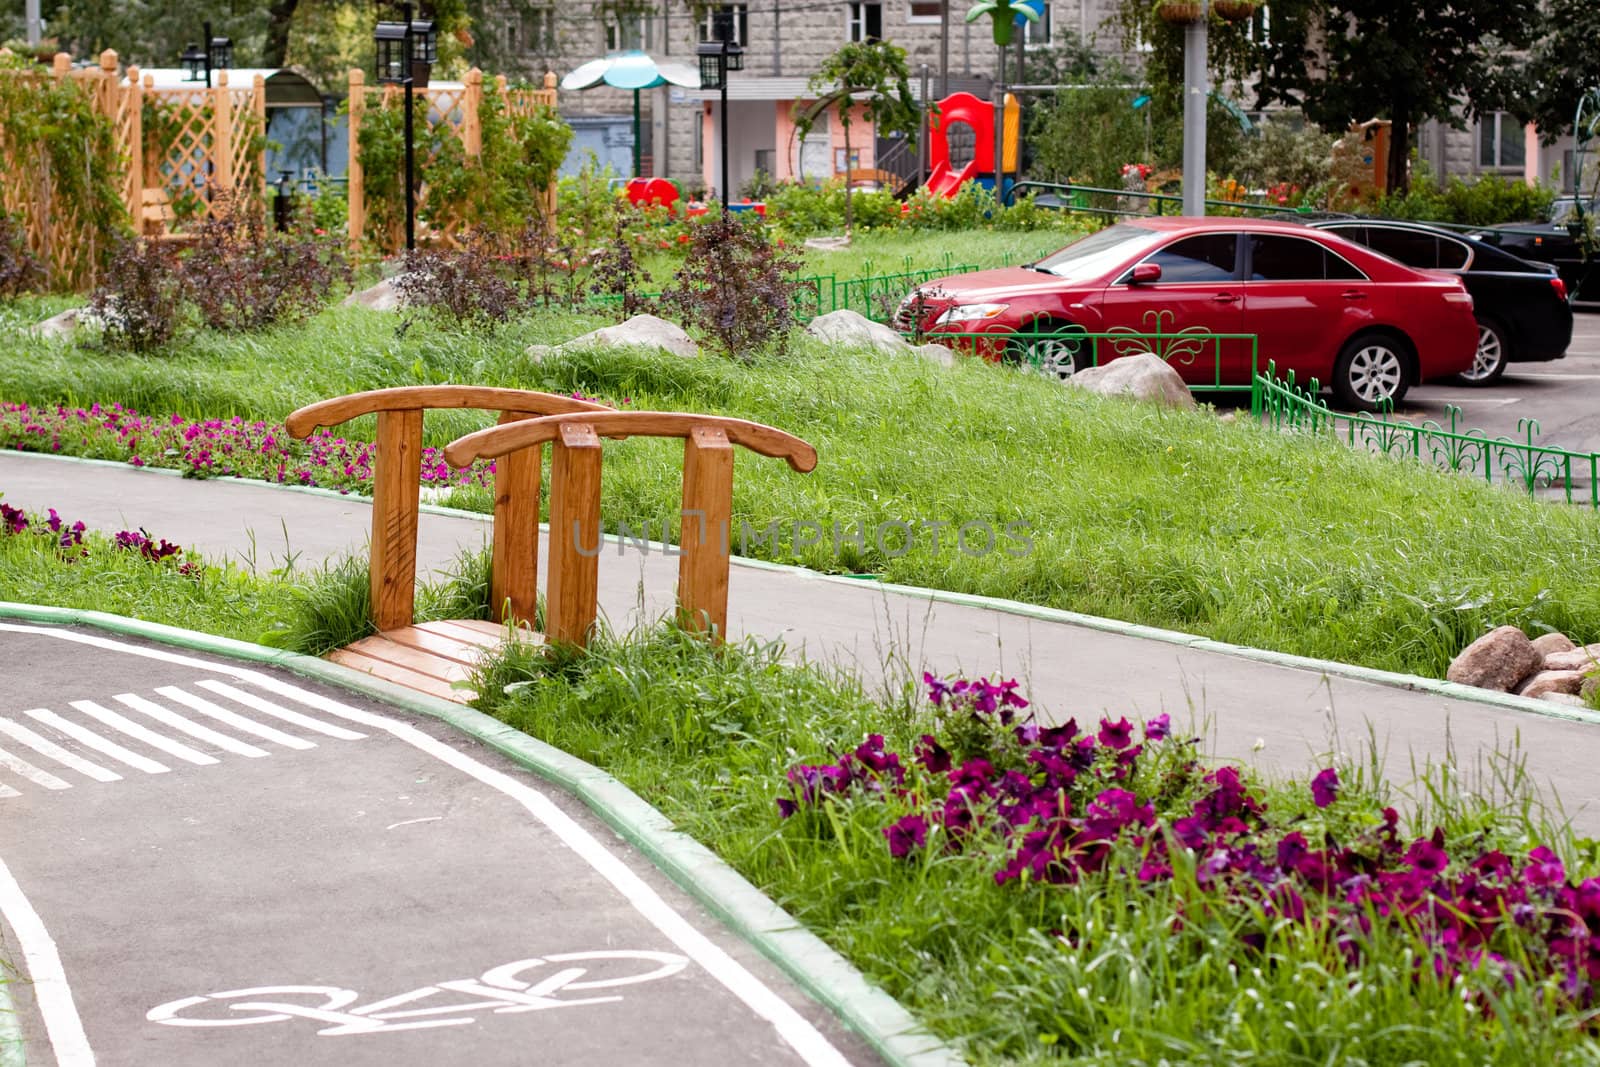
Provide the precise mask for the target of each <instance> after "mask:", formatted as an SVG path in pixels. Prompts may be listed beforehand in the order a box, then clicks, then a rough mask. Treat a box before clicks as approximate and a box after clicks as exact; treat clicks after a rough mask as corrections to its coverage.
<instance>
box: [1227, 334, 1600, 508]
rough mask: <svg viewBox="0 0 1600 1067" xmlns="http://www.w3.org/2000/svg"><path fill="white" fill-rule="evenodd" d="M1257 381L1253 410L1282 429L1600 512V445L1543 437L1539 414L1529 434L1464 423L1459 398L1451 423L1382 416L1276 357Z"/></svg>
mask: <svg viewBox="0 0 1600 1067" xmlns="http://www.w3.org/2000/svg"><path fill="white" fill-rule="evenodd" d="M1253 382H1254V384H1253V386H1252V388H1251V390H1250V411H1251V414H1253V415H1254V416H1256V417H1257V418H1258V419H1262V420H1264V421H1265V422H1266V423H1267V424H1268V425H1270V426H1272V427H1273V428H1274V429H1280V430H1291V431H1300V432H1305V433H1312V434H1326V435H1328V436H1332V437H1336V438H1343V439H1344V440H1345V441H1346V442H1347V443H1348V444H1350V445H1351V446H1352V447H1354V448H1363V449H1366V450H1368V451H1370V452H1374V453H1377V454H1379V455H1384V456H1392V457H1395V458H1398V459H1409V460H1413V461H1416V462H1421V463H1427V464H1430V465H1432V466H1435V467H1439V468H1441V469H1444V470H1451V471H1457V472H1459V473H1462V474H1467V475H1472V476H1475V477H1481V478H1482V479H1483V480H1484V481H1485V482H1488V483H1490V484H1504V485H1517V486H1521V487H1522V489H1523V491H1525V492H1526V493H1528V495H1530V496H1537V495H1539V494H1540V492H1541V491H1546V492H1547V493H1548V494H1550V495H1557V496H1559V497H1561V498H1564V499H1565V500H1566V501H1567V502H1568V503H1585V502H1586V503H1588V505H1589V506H1590V507H1591V508H1594V509H1595V510H1597V511H1600V452H1569V451H1568V450H1566V449H1564V448H1555V447H1552V446H1550V445H1541V444H1538V443H1536V442H1535V440H1534V439H1535V438H1537V437H1538V436H1539V433H1540V428H1539V420H1537V419H1518V420H1517V433H1519V434H1521V435H1522V438H1521V440H1517V439H1515V438H1510V437H1493V438H1491V437H1490V436H1489V435H1488V434H1486V433H1484V432H1483V431H1482V430H1465V429H1462V428H1461V409H1460V408H1458V407H1456V406H1455V405H1453V404H1447V405H1445V412H1446V421H1447V422H1448V426H1446V425H1442V424H1440V423H1438V422H1435V421H1433V420H1432V419H1428V420H1425V421H1423V422H1421V423H1411V422H1405V421H1403V420H1399V419H1395V418H1394V417H1393V414H1392V413H1391V412H1389V411H1385V412H1382V413H1381V414H1379V415H1377V416H1371V415H1350V414H1344V413H1342V412H1336V411H1334V410H1332V409H1331V408H1329V407H1327V406H1326V405H1325V404H1323V403H1322V402H1321V401H1320V400H1318V399H1317V395H1318V393H1319V392H1320V391H1321V390H1320V386H1319V385H1318V382H1317V380H1316V379H1315V378H1313V379H1311V382H1310V384H1309V388H1302V387H1300V386H1298V385H1296V384H1295V381H1294V373H1293V372H1292V371H1291V372H1290V373H1289V374H1288V376H1287V377H1286V378H1279V377H1278V376H1277V373H1276V369H1275V368H1274V366H1273V365H1272V363H1271V362H1269V363H1268V364H1267V370H1266V373H1265V374H1257V375H1255V377H1254V379H1253ZM1586 482H1587V485H1586V484H1585V483H1586Z"/></svg>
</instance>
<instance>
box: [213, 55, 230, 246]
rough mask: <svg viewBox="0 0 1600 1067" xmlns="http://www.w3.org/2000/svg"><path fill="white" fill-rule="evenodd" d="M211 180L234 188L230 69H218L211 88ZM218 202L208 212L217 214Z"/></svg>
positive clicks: (222, 186)
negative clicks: (215, 81) (229, 88)
mask: <svg viewBox="0 0 1600 1067" xmlns="http://www.w3.org/2000/svg"><path fill="white" fill-rule="evenodd" d="M211 182H212V184H213V185H215V186H216V188H218V189H223V190H227V189H232V188H233V94H231V93H230V92H228V71H227V69H226V68H224V69H223V70H219V71H217V84H216V86H215V87H213V88H212V90H211ZM216 207H217V202H216V201H215V200H212V201H211V206H210V209H209V210H208V211H207V214H210V215H212V216H215V214H216Z"/></svg>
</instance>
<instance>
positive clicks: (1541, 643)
mask: <svg viewBox="0 0 1600 1067" xmlns="http://www.w3.org/2000/svg"><path fill="white" fill-rule="evenodd" d="M1577 647H1578V646H1577V645H1575V644H1573V643H1572V638H1570V637H1568V636H1567V635H1566V634H1540V635H1539V636H1538V637H1535V638H1534V639H1533V650H1534V651H1535V652H1537V653H1539V655H1541V656H1551V655H1554V654H1555V653H1557V652H1571V651H1572V650H1573V649H1575V648H1577Z"/></svg>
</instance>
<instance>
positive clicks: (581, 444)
mask: <svg viewBox="0 0 1600 1067" xmlns="http://www.w3.org/2000/svg"><path fill="white" fill-rule="evenodd" d="M552 444H553V448H552V450H551V456H550V578H549V580H548V582H547V583H546V588H545V633H546V634H547V635H549V637H550V640H551V641H556V642H565V643H568V644H575V645H582V644H586V643H587V642H588V640H589V630H590V628H591V627H593V626H594V618H595V611H596V608H597V603H596V586H597V583H598V581H599V578H600V570H599V562H600V548H601V542H600V437H599V435H597V434H596V433H595V430H594V427H593V426H590V425H588V424H587V423H577V422H568V423H563V424H562V426H561V436H560V437H558V438H556V439H555V441H554V442H552Z"/></svg>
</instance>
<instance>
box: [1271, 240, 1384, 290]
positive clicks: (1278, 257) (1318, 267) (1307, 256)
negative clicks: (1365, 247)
mask: <svg viewBox="0 0 1600 1067" xmlns="http://www.w3.org/2000/svg"><path fill="white" fill-rule="evenodd" d="M1365 277H1366V275H1364V274H1362V273H1361V272H1360V271H1359V270H1357V269H1356V268H1355V267H1353V266H1351V264H1350V263H1349V261H1347V260H1346V259H1345V258H1344V257H1343V256H1340V255H1338V254H1336V253H1334V252H1333V251H1331V250H1330V249H1328V248H1326V247H1324V246H1323V245H1321V244H1318V243H1317V242H1316V241H1308V240H1305V239H1304V238H1301V237H1279V236H1277V235H1275V234H1251V236H1250V280H1251V281H1255V282H1302V281H1304V282H1321V281H1358V280H1361V279H1363V278H1365Z"/></svg>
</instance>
